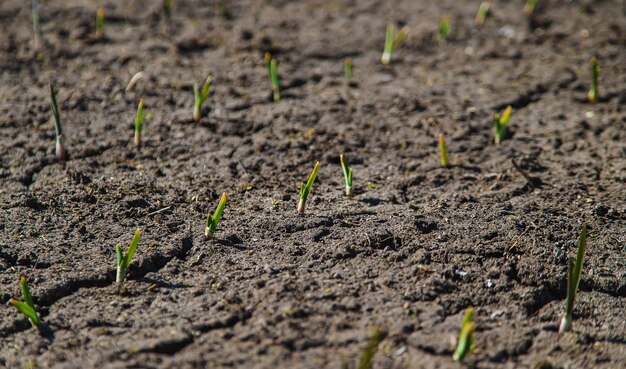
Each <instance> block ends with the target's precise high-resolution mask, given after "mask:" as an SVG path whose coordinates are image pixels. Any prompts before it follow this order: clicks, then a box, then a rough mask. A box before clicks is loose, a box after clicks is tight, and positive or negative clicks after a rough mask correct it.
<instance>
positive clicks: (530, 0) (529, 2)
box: [524, 0, 539, 17]
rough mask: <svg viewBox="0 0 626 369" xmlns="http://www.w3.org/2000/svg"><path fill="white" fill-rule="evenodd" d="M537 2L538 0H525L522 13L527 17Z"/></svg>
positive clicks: (532, 11)
mask: <svg viewBox="0 0 626 369" xmlns="http://www.w3.org/2000/svg"><path fill="white" fill-rule="evenodd" d="M538 3H539V0H526V3H525V4H524V14H526V16H528V17H530V16H531V15H533V13H534V12H535V8H536V7H537V4H538Z"/></svg>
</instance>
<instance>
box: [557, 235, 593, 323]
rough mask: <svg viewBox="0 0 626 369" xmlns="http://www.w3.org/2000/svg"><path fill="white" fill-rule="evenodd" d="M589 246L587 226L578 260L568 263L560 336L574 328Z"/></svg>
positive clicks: (577, 252)
mask: <svg viewBox="0 0 626 369" xmlns="http://www.w3.org/2000/svg"><path fill="white" fill-rule="evenodd" d="M586 245H587V225H586V224H584V225H583V229H582V231H581V232H580V237H579V238H578V250H577V251H576V260H574V258H572V257H570V258H569V259H568V261H567V297H566V300H565V314H564V315H563V318H561V324H560V325H559V334H563V333H565V332H567V331H569V330H570V329H571V328H572V313H573V312H574V299H575V298H576V291H577V290H578V284H579V283H580V276H581V274H582V270H583V258H584V256H585V247H586Z"/></svg>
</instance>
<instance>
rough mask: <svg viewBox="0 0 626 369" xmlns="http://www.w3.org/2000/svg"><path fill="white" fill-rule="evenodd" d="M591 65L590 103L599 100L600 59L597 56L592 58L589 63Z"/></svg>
mask: <svg viewBox="0 0 626 369" xmlns="http://www.w3.org/2000/svg"><path fill="white" fill-rule="evenodd" d="M589 64H590V67H591V89H590V90H589V92H588V93H587V99H588V100H589V102H590V103H596V102H598V77H599V75H600V67H598V60H597V59H596V57H595V56H594V57H592V58H591V62H590V63H589Z"/></svg>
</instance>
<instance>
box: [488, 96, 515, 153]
mask: <svg viewBox="0 0 626 369" xmlns="http://www.w3.org/2000/svg"><path fill="white" fill-rule="evenodd" d="M512 111H513V108H512V107H511V105H509V106H507V107H506V109H504V112H503V113H502V115H500V114H496V115H495V116H494V117H493V129H494V135H495V143H496V145H500V142H502V140H503V139H504V137H505V136H506V130H507V125H508V124H509V119H510V118H511V112H512Z"/></svg>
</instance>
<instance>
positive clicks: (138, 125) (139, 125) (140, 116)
mask: <svg viewBox="0 0 626 369" xmlns="http://www.w3.org/2000/svg"><path fill="white" fill-rule="evenodd" d="M143 106H144V104H143V99H139V105H138V106H137V116H136V117H135V146H137V147H140V146H141V133H142V131H143V120H144V113H143Z"/></svg>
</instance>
